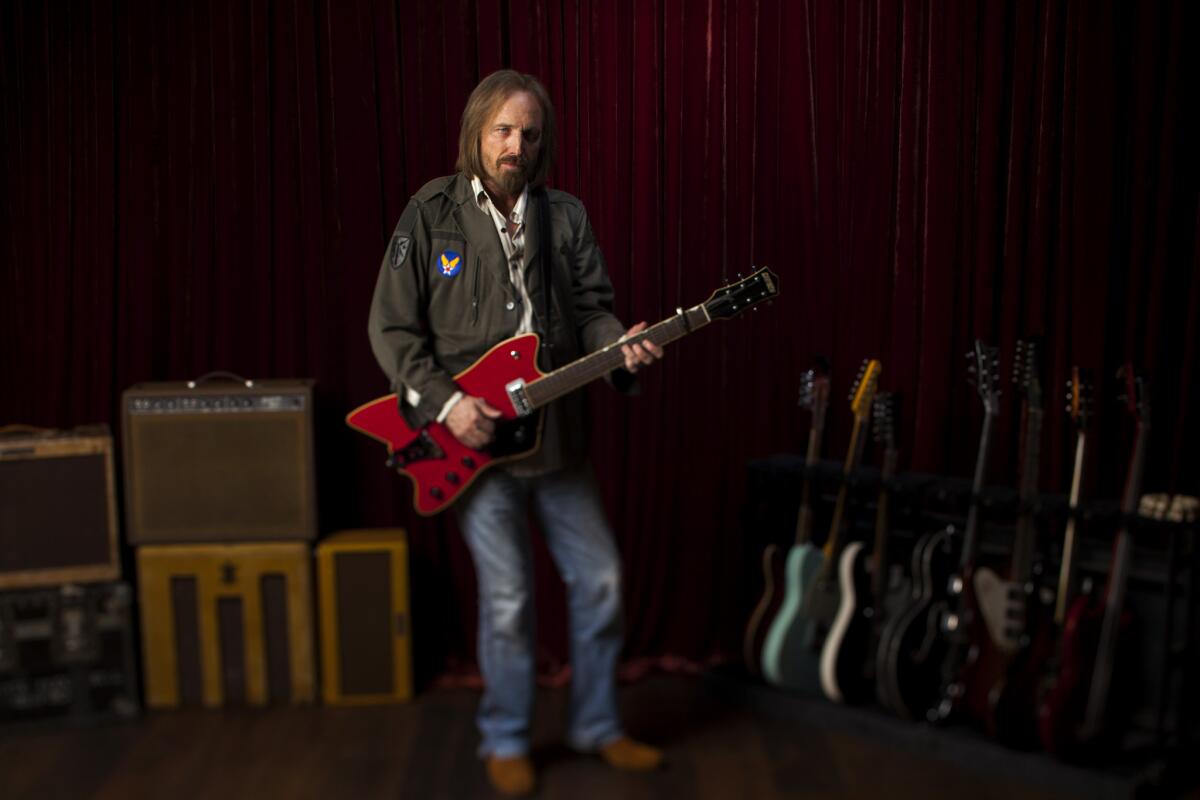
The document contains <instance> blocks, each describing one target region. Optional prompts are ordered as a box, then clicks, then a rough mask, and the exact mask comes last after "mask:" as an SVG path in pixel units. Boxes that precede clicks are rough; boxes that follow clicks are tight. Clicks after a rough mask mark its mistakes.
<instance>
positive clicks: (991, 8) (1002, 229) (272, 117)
mask: <svg viewBox="0 0 1200 800" xmlns="http://www.w3.org/2000/svg"><path fill="white" fill-rule="evenodd" d="M1197 17H1198V12H1197V10H1196V5H1195V4H1194V3H1189V2H1185V1H1184V0H1176V1H1175V2H1162V3H1134V2H1131V1H1127V2H1115V1H1114V0H1107V1H1106V2H1085V1H1084V0H1068V2H1036V1H1035V0H1017V2H984V1H983V0H978V1H977V2H950V0H939V1H938V2H885V1H884V0H854V1H853V2H845V3H830V2H820V1H819V0H799V1H797V2H791V1H789V0H703V2H691V1H689V0H645V1H644V2H635V1H634V0H618V2H587V1H586V0H531V1H530V2H521V3H518V2H511V1H510V0H457V1H456V2H453V3H446V4H443V3H439V2H432V0H420V1H418V2H406V3H395V2H392V3H389V2H370V0H360V1H359V2H351V3H336V4H335V3H329V2H325V3H317V4H288V3H271V2H263V1H262V0H254V1H253V2H250V3H243V2H233V1H232V0H224V1H223V2H211V3H200V4H191V5H188V6H186V7H181V8H178V9H167V8H165V7H162V6H158V5H153V4H152V5H149V6H146V7H137V8H134V7H130V6H128V5H125V4H119V3H112V2H105V1H103V0H95V1H94V2H84V0H72V2H63V3H36V2H18V3H8V4H4V5H3V7H0V85H2V86H3V91H2V94H0V165H2V167H3V177H0V181H2V185H3V196H2V198H0V253H2V254H3V255H2V259H3V264H2V265H0V374H2V375H3V376H4V389H3V392H2V393H0V424H7V423H17V422H20V423H29V424H35V425H44V426H53V427H70V426H73V425H77V424H85V423H93V422H107V423H109V424H110V425H111V426H112V427H113V428H114V430H116V429H118V428H119V424H120V408H119V400H120V393H121V391H122V390H123V389H125V388H126V387H128V386H129V385H131V384H133V383H135V382H139V381H146V380H177V379H186V378H192V377H195V376H197V375H200V374H203V373H205V372H208V371H210V370H213V369H228V370H232V371H234V372H237V373H240V374H244V375H246V376H249V377H256V378H266V377H313V378H316V379H317V381H318V452H319V458H320V465H319V493H320V498H319V502H320V509H321V526H322V529H323V530H324V531H332V530H336V529H340V528H346V527H355V526H368V525H370V526H376V525H402V526H404V527H406V528H408V529H409V530H410V531H411V533H412V539H413V561H414V565H413V570H412V591H413V605H414V623H415V635H416V638H417V643H418V647H417V657H418V673H419V675H421V676H422V677H423V678H426V679H427V678H430V677H432V676H434V675H437V674H439V673H442V672H444V671H447V670H449V671H451V672H456V671H466V672H469V671H470V669H471V664H472V659H473V651H474V646H473V638H474V625H475V622H474V613H475V612H474V594H473V592H474V586H473V577H472V575H471V569H470V562H469V559H468V556H467V554H466V551H465V548H464V547H463V546H462V543H461V542H460V541H459V539H458V536H457V532H456V531H455V529H454V525H453V521H452V519H451V518H450V517H449V516H445V517H439V518H436V519H433V520H422V519H418V518H417V517H416V516H415V515H414V514H412V513H411V511H410V510H409V509H408V498H409V489H408V487H407V485H405V484H404V483H403V482H402V480H401V479H399V478H397V477H395V476H394V475H392V474H390V473H389V472H388V471H387V470H385V469H383V468H382V467H381V461H382V458H381V454H380V453H379V452H378V448H377V446H376V445H375V444H374V443H372V442H368V441H364V440H360V438H357V437H356V436H355V435H354V434H352V433H351V432H350V431H349V430H348V429H347V428H346V427H345V426H344V425H343V424H342V423H341V418H342V416H343V415H344V413H345V412H346V411H347V410H349V409H351V408H353V407H355V406H356V405H358V404H360V403H361V402H364V401H366V400H368V399H370V398H372V397H374V396H376V395H379V394H382V393H384V392H386V391H387V382H386V380H385V379H384V377H383V375H382V374H381V373H380V371H379V369H378V367H377V366H376V365H375V363H374V360H373V359H372V357H371V354H370V351H369V348H368V346H367V342H366V336H365V332H366V315H367V306H368V303H369V300H370V296H371V292H372V290H373V286H374V280H375V273H376V270H377V268H378V264H379V262H380V258H381V256H382V253H383V248H384V244H385V242H386V241H387V238H388V236H389V235H390V233H391V230H392V226H393V225H394V224H395V221H396V220H397V219H398V217H399V214H400V212H401V211H402V209H403V207H404V205H405V203H406V201H407V198H408V197H409V196H410V195H411V194H412V193H413V192H414V191H416V190H417V189H418V188H419V187H420V186H421V185H422V184H424V183H425V182H426V181H427V180H430V179H432V178H434V177H436V176H439V175H443V174H446V173H448V172H450V171H451V170H452V169H453V163H454V157H455V153H456V150H457V132H458V122H459V116H460V114H461V110H462V106H463V104H464V101H465V99H466V97H467V94H468V93H469V92H470V90H471V88H472V87H473V86H474V85H475V83H476V82H477V81H478V79H479V78H480V77H482V75H484V74H487V73H489V72H491V71H492V70H494V69H497V68H500V67H502V66H512V67H514V68H516V69H519V70H522V71H531V72H534V73H536V74H537V75H539V77H540V78H541V79H542V80H543V82H544V83H545V84H546V85H547V86H548V87H549V89H550V93H551V95H552V97H553V98H554V101H555V103H556V105H557V115H558V121H559V124H560V129H561V142H562V152H561V154H560V157H559V161H558V163H557V164H556V168H555V170H554V173H553V175H552V182H553V183H554V185H555V186H557V187H559V188H562V189H565V190H567V191H570V192H572V193H574V194H576V195H577V196H579V197H580V198H581V199H582V200H583V201H584V203H585V205H586V206H587V208H588V211H589V214H590V216H591V221H592V224H593V226H594V228H595V231H596V234H597V237H598V239H599V241H600V243H601V245H602V247H603V249H604V251H605V253H606V256H607V259H608V262H609V269H610V273H611V276H612V279H613V283H614V285H615V287H616V290H617V311H618V313H619V315H620V316H621V317H622V319H624V320H626V321H627V322H628V323H633V322H636V321H638V320H642V319H645V320H648V321H650V322H656V321H658V320H659V319H661V318H663V317H665V316H667V315H669V314H672V313H673V312H674V310H675V308H676V307H677V306H684V307H687V306H691V305H693V304H695V303H698V302H700V301H702V300H704V299H705V298H706V297H707V296H708V295H709V294H710V293H711V292H712V291H713V290H715V289H716V288H718V287H719V286H722V285H724V284H726V283H729V282H730V281H733V280H736V279H737V275H738V274H739V273H741V274H743V275H744V274H746V273H748V272H749V271H750V270H751V269H753V268H754V267H755V266H763V265H769V266H771V267H772V268H773V269H774V270H775V271H776V272H777V273H778V274H779V276H780V279H781V284H782V296H781V298H780V299H779V300H778V301H777V302H776V303H774V305H773V306H772V307H770V308H764V309H760V310H758V311H755V312H752V313H749V314H747V315H746V316H745V318H744V319H738V320H736V321H732V322H724V323H720V324H714V325H712V326H710V327H709V328H707V329H705V330H702V331H699V332H697V333H696V335H695V336H692V337H688V338H686V339H684V340H683V341H681V342H679V343H678V344H676V345H672V346H671V347H670V348H669V349H668V355H667V358H666V359H665V360H664V361H663V362H662V363H661V364H660V365H659V366H658V367H656V368H655V369H654V370H653V371H650V372H648V373H646V374H645V376H644V378H643V393H642V396H641V397H639V398H637V399H635V400H632V401H624V400H621V399H619V398H617V397H616V396H615V395H613V394H611V393H610V392H608V391H607V390H606V389H605V388H604V387H594V388H592V389H589V391H592V392H593V393H594V395H595V396H594V398H593V401H594V402H593V403H592V406H593V409H594V410H593V424H592V429H593V439H594V460H595V462H596V466H597V471H598V474H599V476H600V480H601V484H602V488H603V491H604V494H605V497H606V500H607V503H608V507H609V509H610V514H611V517H612V521H613V524H614V526H615V528H616V529H617V531H618V535H619V539H620V545H621V548H622V552H623V554H624V559H625V568H626V600H627V617H628V622H629V624H628V626H627V628H628V631H629V637H628V647H627V653H626V655H627V656H628V657H629V658H630V659H644V658H646V657H667V656H678V657H683V658H687V659H692V660H695V661H705V660H708V659H712V658H721V657H723V656H724V655H727V654H730V653H734V652H736V648H737V646H738V645H737V642H738V629H739V627H740V625H741V623H742V615H743V614H744V612H745V598H744V597H743V596H742V594H741V593H742V590H743V585H742V583H741V581H742V578H743V575H744V574H745V573H746V572H747V571H751V570H753V569H754V568H755V567H754V565H752V564H751V565H747V564H745V563H743V552H744V548H743V544H742V543H743V537H744V536H746V532H745V531H743V530H742V528H741V519H742V502H743V499H744V497H745V489H746V487H745V480H746V477H745V476H746V473H745V465H746V463H747V461H749V460H751V459H755V458H760V457H763V456H766V455H768V454H771V453H777V452H802V450H803V447H804V444H805V442H804V439H805V434H806V432H807V427H808V422H807V419H806V418H805V417H804V415H803V414H802V413H801V412H800V411H799V410H798V409H797V408H796V390H797V386H798V383H799V378H800V374H801V373H802V372H803V371H804V370H805V369H807V368H808V367H809V366H810V365H811V363H812V360H813V358H814V356H815V355H817V354H821V355H824V356H825V357H826V358H828V360H829V362H830V364H831V366H832V373H833V386H834V392H833V403H832V405H831V409H830V416H829V423H828V432H827V437H826V449H825V454H826V456H827V457H829V458H835V459H840V458H841V454H842V452H843V451H844V449H845V447H846V445H847V443H848V440H849V436H850V429H851V423H852V420H851V416H850V412H849V406H848V404H847V403H846V402H845V396H846V394H847V393H848V392H849V391H850V381H851V380H852V378H853V376H854V374H855V371H856V369H857V366H858V364H859V362H860V361H861V360H862V359H864V358H867V357H876V358H879V359H881V360H882V361H883V363H884V372H883V380H882V387H883V388H886V389H891V390H894V391H897V392H899V393H900V394H901V396H902V408H903V416H902V426H901V436H900V443H901V447H902V454H901V464H902V467H907V468H911V469H915V470H920V471H926V472H939V473H946V474H952V475H957V476H967V475H969V473H970V471H971V468H972V465H973V462H974V457H975V453H974V445H975V441H976V439H977V431H978V425H979V423H980V420H981V409H980V407H979V403H978V400H977V399H976V397H975V395H974V393H973V391H972V390H971V389H970V388H969V387H968V386H967V383H966V362H965V360H964V358H963V355H964V354H965V353H966V352H967V351H968V350H970V348H971V344H972V341H973V340H974V339H975V338H976V337H980V338H983V339H985V340H987V341H989V342H991V343H995V344H997V345H999V346H1000V347H1001V348H1002V351H1003V353H1004V359H1005V360H1004V363H1005V372H1006V374H1005V376H1004V377H1005V380H1007V371H1008V369H1009V368H1010V365H1011V356H1012V352H1013V347H1014V344H1015V342H1016V340H1017V339H1018V338H1021V337H1024V336H1028V335H1033V334H1040V335H1042V336H1043V340H1044V343H1045V351H1044V353H1043V369H1042V373H1041V378H1042V383H1043V387H1044V390H1045V394H1046V398H1047V416H1046V424H1045V431H1044V437H1045V438H1044V440H1043V443H1042V452H1043V464H1042V489H1043V490H1045V491H1064V490H1065V487H1066V484H1067V480H1068V477H1069V476H1068V474H1067V472H1068V470H1069V469H1070V461H1071V453H1070V449H1069V443H1068V434H1069V430H1070V425H1069V420H1068V419H1067V418H1066V416H1065V414H1064V411H1063V409H1062V408H1061V407H1060V405H1061V404H1060V402H1059V398H1060V397H1061V387H1062V383H1063V380H1064V379H1065V377H1066V375H1067V374H1068V372H1069V369H1070V367H1071V366H1072V365H1073V364H1078V365H1081V366H1084V367H1088V368H1090V369H1092V371H1093V373H1094V374H1095V375H1096V377H1097V379H1098V383H1099V386H1098V387H1097V388H1098V399H1099V400H1100V401H1101V402H1100V403H1099V404H1098V414H1097V420H1096V433H1097V436H1096V437H1095V441H1096V443H1097V446H1096V447H1095V448H1093V450H1092V454H1091V456H1090V459H1091V461H1090V464H1089V475H1090V478H1089V482H1088V485H1087V486H1086V487H1085V492H1086V493H1087V494H1088V495H1089V496H1092V497H1109V498H1113V497H1116V496H1117V494H1118V493H1119V491H1120V486H1121V483H1122V481H1123V477H1124V475H1123V471H1124V464H1125V461H1126V459H1127V448H1128V430H1127V426H1126V424H1125V420H1124V419H1123V416H1122V413H1121V412H1120V410H1119V409H1118V407H1117V405H1116V403H1115V401H1114V400H1113V399H1112V395H1113V393H1112V391H1110V389H1111V382H1112V376H1113V373H1114V371H1115V370H1116V368H1117V367H1118V366H1119V365H1120V364H1121V363H1122V362H1124V361H1126V360H1131V361H1133V362H1135V363H1136V364H1137V365H1139V367H1140V368H1142V369H1143V370H1144V371H1145V373H1146V374H1147V376H1148V379H1149V382H1150V386H1151V388H1152V398H1153V404H1154V420H1155V426H1156V427H1155V429H1154V432H1153V434H1152V436H1151V440H1150V454H1149V459H1148V462H1147V474H1146V480H1145V486H1146V489H1147V490H1148V491H1149V490H1161V491H1179V492H1189V493H1193V494H1196V493H1200V486H1197V481H1198V475H1200V469H1198V468H1197V463H1196V454H1195V447H1194V443H1195V442H1196V441H1200V429H1198V426H1197V423H1196V421H1195V419H1194V417H1193V415H1192V414H1191V413H1190V412H1191V409H1192V407H1194V405H1195V398H1196V396H1197V391H1198V388H1197V386H1196V369H1197V359H1198V358H1200V355H1198V353H1197V346H1196V340H1197V338H1198V330H1200V322H1198V317H1200V280H1198V273H1200V188H1198V187H1200V161H1198V158H1197V148H1196V145H1195V143H1196V142H1197V141H1200V129H1198V127H1200V126H1198V125H1197V119H1196V113H1195V108H1194V106H1195V104H1194V103H1193V102H1191V99H1190V95H1189V92H1190V91H1191V86H1190V84H1189V82H1188V76H1189V75H1195V74H1200V65H1198V64H1197V56H1196V48H1194V47H1190V46H1189V43H1190V41H1191V39H1192V38H1194V35H1195V34H1196V33H1198V32H1200V26H1198V22H1200V20H1198V18H1197ZM1005 388H1006V394H1005V398H1006V399H1005V404H1004V408H1003V413H1002V416H1001V418H1000V421H999V427H998V429H997V438H996V442H997V447H996V452H995V455H994V458H993V459H992V462H991V470H990V474H989V481H990V482H991V483H995V484H1007V485H1012V484H1013V483H1014V482H1015V470H1016V466H1017V461H1016V456H1017V441H1016V438H1017V416H1016V415H1015V414H1014V413H1013V410H1014V407H1013V405H1012V402H1014V401H1013V400H1012V398H1013V397H1014V396H1015V394H1016V392H1015V390H1014V389H1013V388H1012V387H1011V386H1010V385H1006V387H1005ZM1189 444H1191V445H1192V446H1191V447H1189V446H1188V445H1189ZM873 458H877V455H876V454H874V453H873V452H872V451H871V450H870V449H868V454H867V459H868V461H870V460H871V459H873ZM537 553H538V581H539V592H540V593H541V597H542V599H543V601H544V602H543V603H541V604H540V607H539V613H540V614H541V617H540V619H541V623H542V628H541V640H542V644H543V651H542V653H541V658H542V665H543V668H544V669H545V670H546V671H548V672H554V671H556V670H558V668H559V667H560V666H561V665H562V664H563V663H564V662H565V660H566V658H567V652H566V644H565V637H564V635H563V630H564V626H565V618H564V614H565V612H564V611H563V610H562V608H561V598H562V587H561V585H560V584H559V583H558V582H557V579H556V578H555V577H554V575H553V572H552V570H551V568H550V566H549V561H548V557H547V555H546V553H545V550H544V548H543V547H541V546H540V545H539V546H538V548H537Z"/></svg>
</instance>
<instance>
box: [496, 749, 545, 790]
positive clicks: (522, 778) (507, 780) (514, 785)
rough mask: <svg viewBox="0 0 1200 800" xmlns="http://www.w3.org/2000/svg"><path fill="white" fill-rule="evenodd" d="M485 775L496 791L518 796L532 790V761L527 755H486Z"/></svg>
mask: <svg viewBox="0 0 1200 800" xmlns="http://www.w3.org/2000/svg"><path fill="white" fill-rule="evenodd" d="M487 776H488V780H489V781H490V782H491V784H492V788H494V789H495V790H496V791H497V792H499V793H500V794H503V795H507V796H508V797H520V796H522V795H526V794H529V793H530V792H532V791H533V785H534V782H535V781H534V774H533V762H532V761H530V760H529V756H508V757H500V756H488V758H487Z"/></svg>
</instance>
